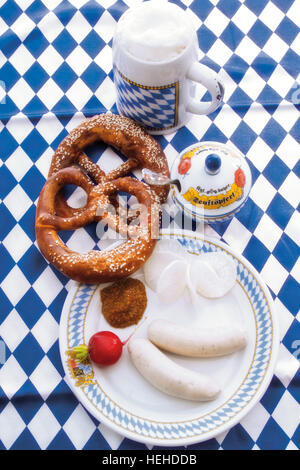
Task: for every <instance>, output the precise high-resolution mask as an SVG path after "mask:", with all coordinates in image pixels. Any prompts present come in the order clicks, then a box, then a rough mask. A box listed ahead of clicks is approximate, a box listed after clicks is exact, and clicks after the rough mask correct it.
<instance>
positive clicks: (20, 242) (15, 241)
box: [3, 224, 32, 263]
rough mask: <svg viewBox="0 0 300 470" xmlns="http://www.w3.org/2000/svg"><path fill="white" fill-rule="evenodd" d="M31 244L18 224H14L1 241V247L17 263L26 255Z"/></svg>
mask: <svg viewBox="0 0 300 470" xmlns="http://www.w3.org/2000/svg"><path fill="white" fill-rule="evenodd" d="M31 244H32V242H31V240H30V238H29V237H28V236H27V235H26V233H25V232H24V230H22V228H21V227H20V225H19V224H16V225H15V226H14V227H13V228H12V230H11V231H10V232H9V233H8V235H7V236H6V237H5V238H4V240H3V245H4V246H5V248H6V249H7V251H8V252H9V254H10V256H11V257H12V258H13V260H14V261H15V262H16V263H17V262H18V261H19V259H20V258H21V257H22V256H23V255H24V253H26V251H27V250H28V248H29V247H30V246H31Z"/></svg>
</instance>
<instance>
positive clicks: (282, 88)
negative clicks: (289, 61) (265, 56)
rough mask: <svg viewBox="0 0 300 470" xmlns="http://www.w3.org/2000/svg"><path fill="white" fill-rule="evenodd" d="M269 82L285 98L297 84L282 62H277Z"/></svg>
mask: <svg viewBox="0 0 300 470" xmlns="http://www.w3.org/2000/svg"><path fill="white" fill-rule="evenodd" d="M267 83H268V85H270V87H272V88H273V89H274V90H275V91H276V92H277V93H278V94H279V95H280V96H281V97H283V98H284V97H285V96H286V95H287V93H288V92H289V91H290V89H291V88H292V87H293V85H294V84H295V79H294V78H293V77H291V75H290V74H289V73H287V72H286V71H285V70H284V68H283V67H282V66H281V65H280V64H277V66H276V68H275V70H274V72H273V73H272V75H271V76H270V78H269V80H268V82H267ZM289 104H290V103H289Z"/></svg>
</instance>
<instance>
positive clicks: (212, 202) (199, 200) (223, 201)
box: [183, 183, 243, 209]
mask: <svg viewBox="0 0 300 470" xmlns="http://www.w3.org/2000/svg"><path fill="white" fill-rule="evenodd" d="M242 196H243V188H240V187H239V186H238V185H237V184H236V183H233V184H232V185H231V187H230V189H229V190H228V191H227V192H226V193H225V194H224V193H222V194H218V195H216V196H206V195H205V194H202V195H201V196H200V194H199V192H198V191H197V190H196V189H195V188H189V189H188V190H187V191H186V192H185V193H184V194H183V197H184V198H185V200H186V201H188V202H190V203H191V204H192V205H193V206H198V207H204V209H219V208H220V207H226V206H229V205H230V204H232V203H233V202H235V201H237V200H238V199H240V198H241V197H242Z"/></svg>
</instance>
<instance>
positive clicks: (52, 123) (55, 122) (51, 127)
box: [36, 113, 64, 144]
mask: <svg viewBox="0 0 300 470" xmlns="http://www.w3.org/2000/svg"><path fill="white" fill-rule="evenodd" d="M63 128H64V126H63V125H62V124H61V122H60V121H59V119H57V117H56V116H55V114H53V113H46V114H43V116H42V117H41V119H40V120H39V122H38V123H37V125H36V129H37V131H38V132H39V133H40V134H41V136H42V137H43V138H44V139H45V140H46V142H48V144H51V143H52V142H53V140H54V139H56V137H57V136H58V135H59V134H60V133H61V131H62V130H63Z"/></svg>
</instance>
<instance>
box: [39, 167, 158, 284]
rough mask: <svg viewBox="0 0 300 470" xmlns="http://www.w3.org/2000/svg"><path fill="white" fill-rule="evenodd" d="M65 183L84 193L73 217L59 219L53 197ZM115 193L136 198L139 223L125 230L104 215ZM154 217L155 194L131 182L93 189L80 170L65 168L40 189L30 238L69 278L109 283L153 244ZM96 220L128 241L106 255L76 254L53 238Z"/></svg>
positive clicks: (136, 262)
mask: <svg viewBox="0 0 300 470" xmlns="http://www.w3.org/2000/svg"><path fill="white" fill-rule="evenodd" d="M70 183H72V184H75V185H77V186H80V187H82V188H83V189H84V190H85V191H86V193H87V196H88V197H87V203H86V206H85V209H84V210H82V211H81V212H80V213H79V214H75V215H72V216H71V217H61V216H59V215H57V213H56V207H55V204H56V197H57V194H58V192H59V191H61V189H62V188H63V187H64V186H65V185H66V184H70ZM116 191H126V192H128V193H130V194H133V195H134V196H136V198H137V200H138V202H139V203H140V204H142V205H143V207H144V208H145V209H146V220H145V223H144V224H141V225H139V226H137V225H134V226H132V227H130V226H128V225H127V224H126V223H123V222H122V221H121V220H120V219H119V217H118V215H116V214H113V213H110V212H108V211H107V208H108V205H109V196H110V195H111V194H114V193H115V192H116ZM99 210H100V212H101V214H100V216H99ZM159 212H160V204H159V198H158V197H157V195H156V193H155V192H154V191H152V190H151V189H150V188H149V186H148V185H146V184H144V183H142V182H141V181H139V180H138V179H136V178H131V177H125V178H117V179H114V180H112V181H107V180H105V181H103V182H102V183H100V184H98V185H93V184H91V182H90V178H89V177H88V176H87V175H86V173H85V172H83V171H82V170H81V169H80V168H75V167H68V168H64V169H62V170H59V171H58V172H56V173H54V174H53V175H52V176H51V177H49V178H48V179H47V181H46V183H45V185H44V187H43V189H42V192H41V194H40V197H39V201H38V205H37V211H36V224H35V227H36V239H37V243H38V245H39V248H40V250H41V252H42V254H43V255H44V257H45V258H46V259H47V260H48V261H49V262H50V263H52V264H53V265H54V266H55V267H56V268H57V269H58V270H59V271H61V272H62V273H63V274H65V275H66V276H68V277H70V278H71V279H74V280H76V281H79V282H86V283H103V282H109V281H115V280H117V279H121V278H123V277H126V276H128V275H130V274H132V273H133V272H135V271H136V270H137V269H139V268H140V267H141V266H142V264H143V263H144V262H145V261H146V260H147V258H148V257H149V256H150V255H151V253H152V250H153V248H154V245H155V241H156V240H155V234H153V233H152V231H153V228H156V227H158V220H159ZM97 217H100V218H101V219H105V220H106V221H107V222H108V225H109V226H111V227H113V228H115V229H117V230H118V231H119V232H121V233H122V234H125V235H127V236H128V237H129V238H128V240H127V241H125V242H124V243H122V244H121V245H119V246H118V247H116V248H114V249H111V250H110V251H99V250H91V251H89V252H87V253H77V252H74V251H72V250H70V249H69V248H68V247H67V246H66V245H65V244H64V243H63V242H62V240H61V239H60V238H59V236H58V234H57V231H58V230H73V229H75V228H79V227H83V226H85V225H87V224H89V223H91V222H93V221H95V220H96V219H97Z"/></svg>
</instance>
